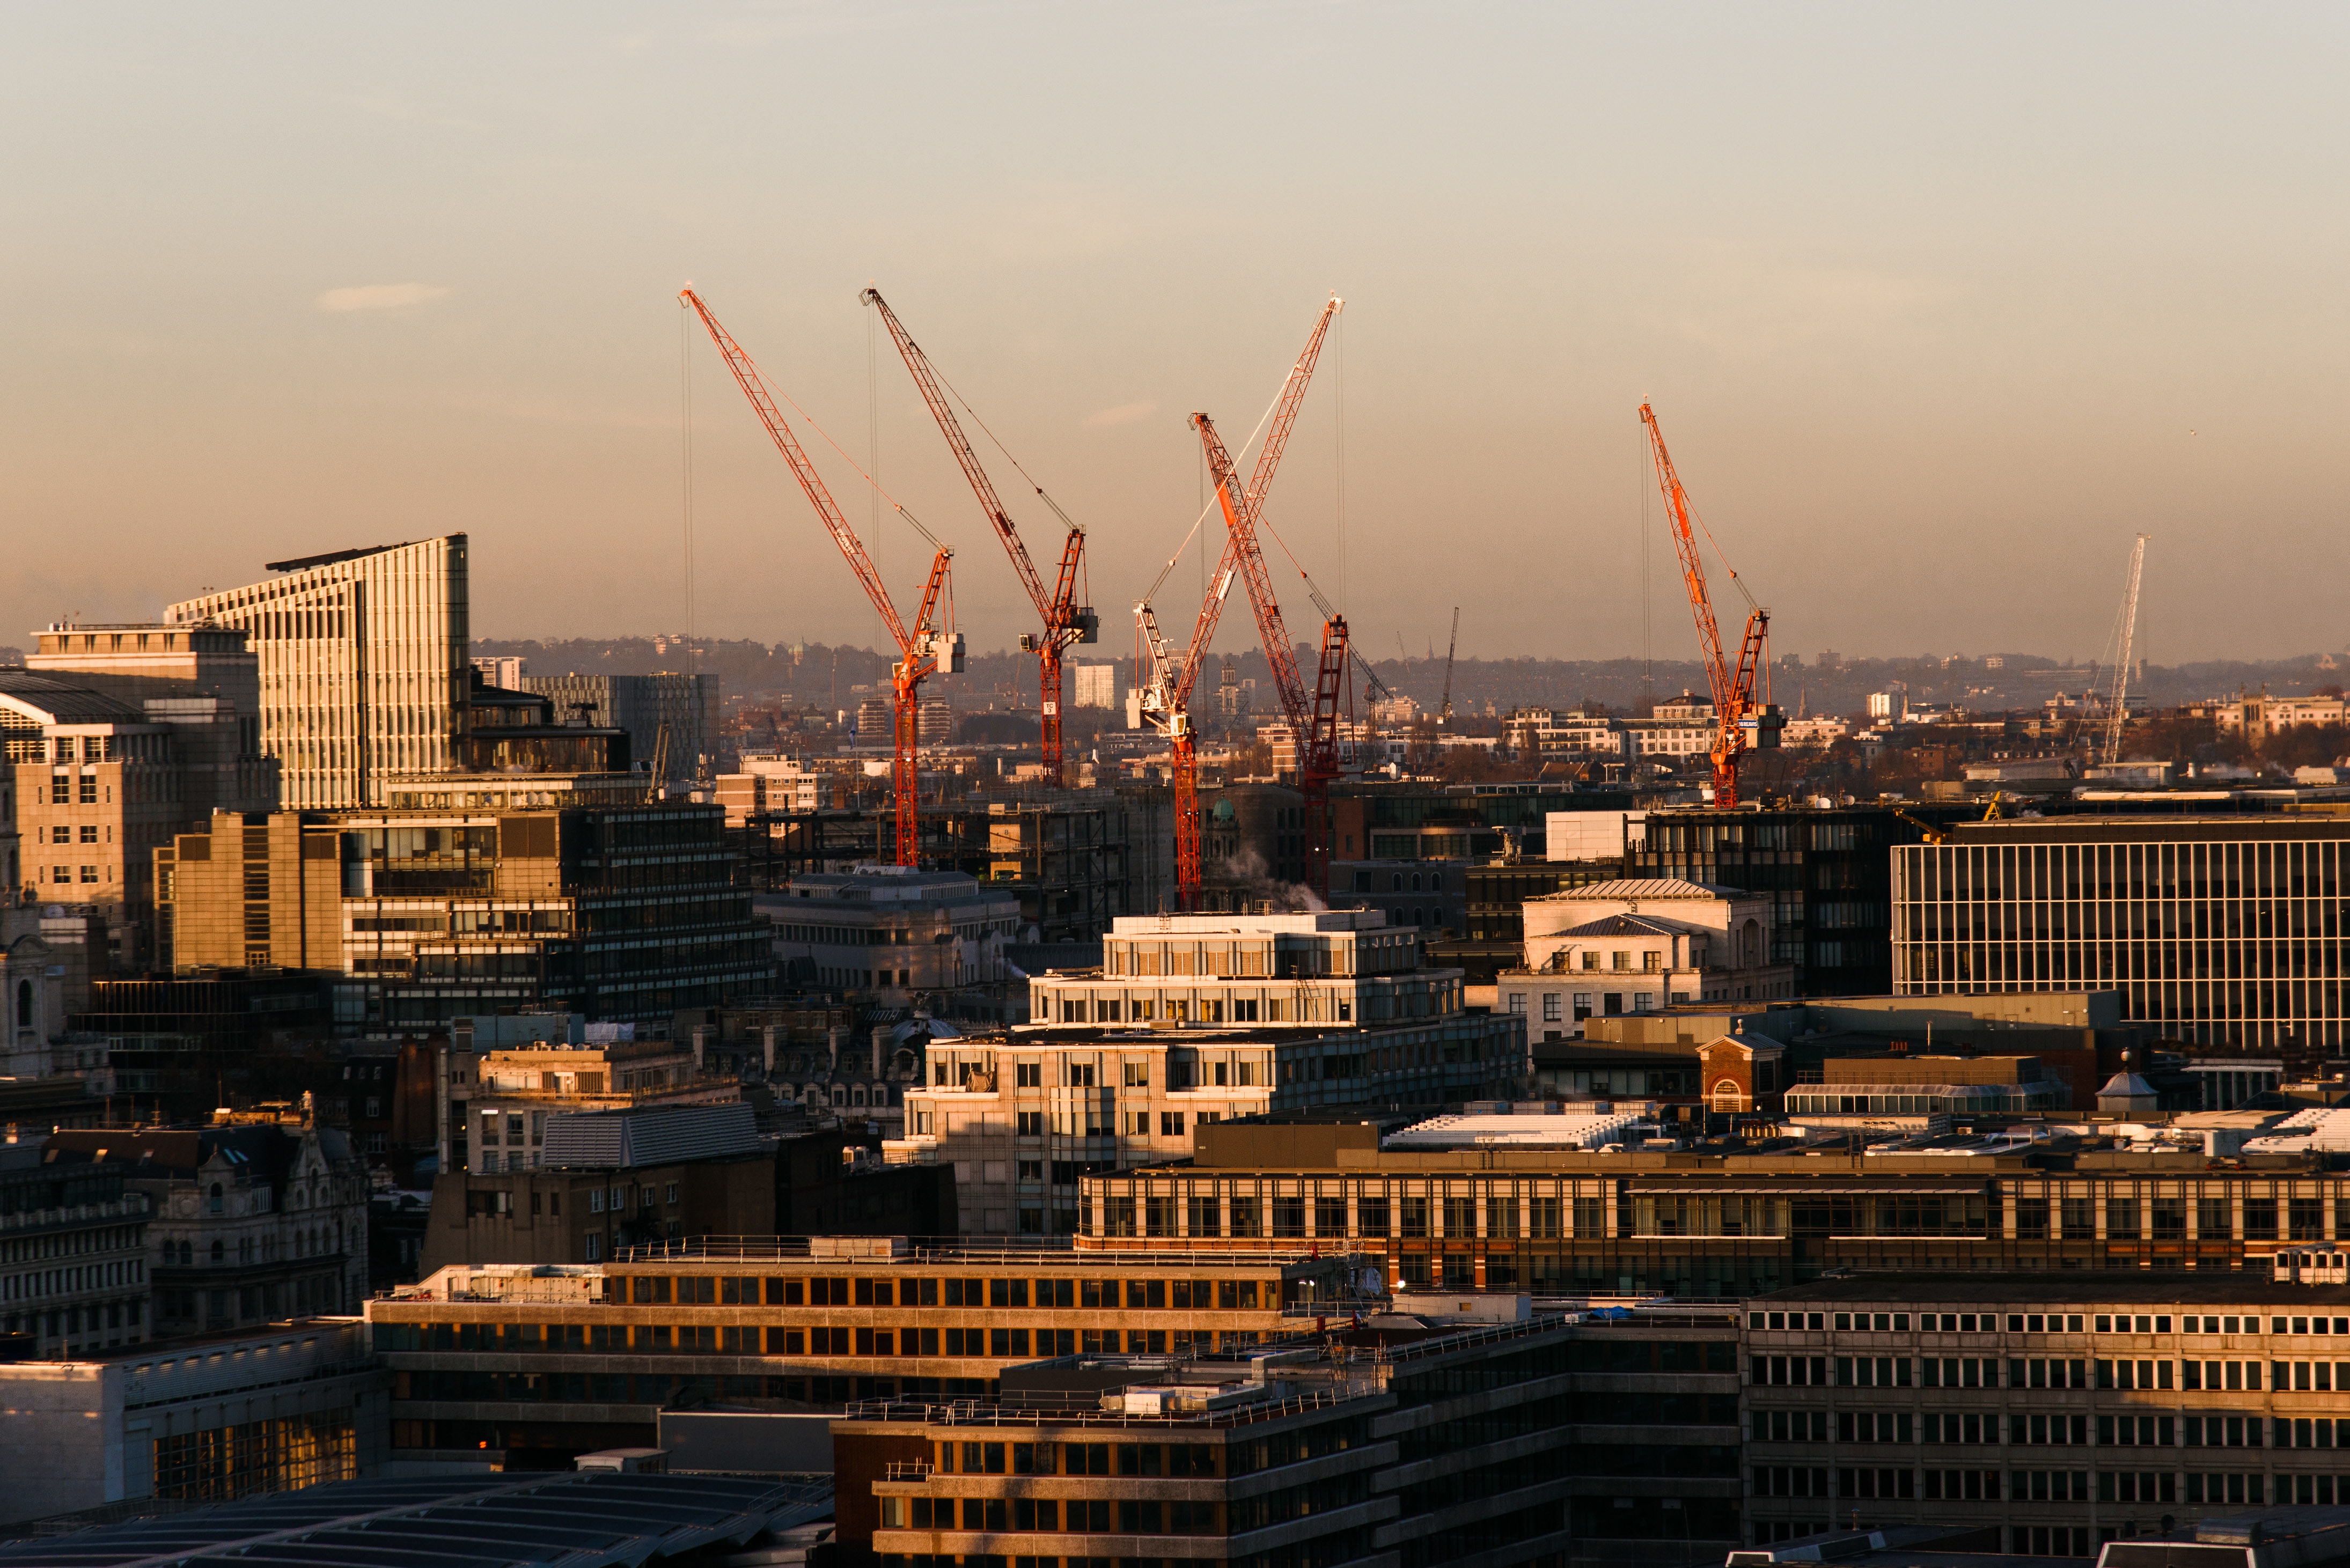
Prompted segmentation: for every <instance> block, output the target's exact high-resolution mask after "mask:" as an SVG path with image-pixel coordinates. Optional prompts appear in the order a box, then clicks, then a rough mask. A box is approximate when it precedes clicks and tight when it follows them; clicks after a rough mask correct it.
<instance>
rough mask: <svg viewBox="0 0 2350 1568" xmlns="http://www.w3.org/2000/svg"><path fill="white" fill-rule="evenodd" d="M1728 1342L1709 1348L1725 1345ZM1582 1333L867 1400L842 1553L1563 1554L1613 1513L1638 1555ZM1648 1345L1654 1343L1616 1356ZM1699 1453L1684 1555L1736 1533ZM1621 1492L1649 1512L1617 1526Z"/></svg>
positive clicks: (1502, 1329) (1528, 1559)
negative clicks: (1588, 1398) (1598, 1423)
mask: <svg viewBox="0 0 2350 1568" xmlns="http://www.w3.org/2000/svg"><path fill="white" fill-rule="evenodd" d="M1480 1304H1482V1303H1480ZM1403 1325H1409V1326H1403ZM1727 1327H1728V1324H1726V1323H1725V1324H1721V1325H1720V1326H1719V1327H1718V1328H1716V1329H1715V1331H1714V1342H1715V1343H1714V1344H1713V1345H1712V1346H1711V1347H1712V1348H1715V1349H1718V1350H1720V1351H1721V1352H1725V1353H1726V1352H1728V1351H1730V1350H1731V1348H1732V1347H1731V1343H1730V1341H1729V1340H1728V1339H1727V1337H1726V1334H1725V1333H1724V1331H1725V1330H1726V1329H1727ZM1576 1334H1577V1329H1576V1327H1575V1325H1574V1324H1572V1323H1571V1322H1570V1321H1569V1320H1568V1319H1566V1318H1564V1317H1540V1318H1535V1317H1526V1318H1506V1319H1504V1320H1503V1321H1501V1322H1485V1323H1475V1322H1470V1321H1463V1320H1461V1319H1458V1318H1454V1319H1446V1318H1438V1319H1436V1321H1435V1322H1433V1323H1430V1322H1425V1321H1423V1320H1421V1319H1420V1318H1419V1317H1417V1316H1411V1317H1405V1318H1402V1319H1401V1320H1400V1321H1399V1325H1398V1326H1397V1327H1394V1328H1390V1329H1381V1328H1377V1327H1370V1328H1363V1329H1356V1330H1350V1331H1347V1332H1342V1333H1339V1334H1336V1335H1333V1336H1331V1339H1330V1340H1327V1341H1321V1340H1297V1341H1291V1342H1289V1343H1287V1344H1284V1345H1274V1346H1270V1347H1266V1349H1265V1350H1264V1351H1263V1352H1261V1353H1259V1354H1258V1355H1254V1356H1253V1357H1248V1358H1240V1357H1208V1358H1201V1359H1199V1360H1194V1361H1188V1362H1181V1363H1176V1364H1172V1365H1170V1364H1169V1363H1166V1362H1162V1361H1140V1360H1136V1359H1134V1358H1131V1357H1109V1356H1092V1357H1078V1358H1062V1359H1057V1360H1054V1361H1047V1362H1042V1363H1038V1364H1036V1365H1034V1366H1024V1367H1021V1368H1018V1369H1016V1372H1007V1373H1006V1374H1005V1376H1004V1378H1003V1394H1002V1396H1001V1397H1000V1398H999V1399H998V1400H997V1401H995V1402H994V1403H993V1404H966V1405H961V1406H951V1405H947V1404H944V1403H931V1404H916V1403H912V1402H909V1401H900V1402H899V1403H896V1404H891V1405H887V1406H865V1407H858V1408H856V1409H853V1410H852V1411H851V1412H850V1413H849V1417H848V1418H847V1419H846V1420H843V1421H840V1422H837V1423H836V1424H835V1426H834V1428H833V1432H834V1445H835V1452H836V1455H837V1471H836V1474H837V1506H838V1510H839V1512H838V1520H839V1539H840V1541H841V1542H842V1543H843V1545H844V1546H847V1547H849V1548H851V1549H855V1548H856V1547H858V1546H860V1545H864V1544H866V1543H868V1542H869V1545H870V1548H871V1551H872V1552H873V1553H874V1555H875V1556H876V1557H877V1558H878V1560H879V1563H882V1564H883V1565H884V1568H911V1565H912V1564H915V1563H936V1562H939V1561H941V1559H943V1560H946V1561H958V1560H960V1561H963V1562H969V1561H971V1560H972V1558H974V1557H977V1558H981V1559H982V1560H985V1559H990V1558H1002V1559H1004V1560H1007V1561H1009V1560H1013V1559H1014V1558H1017V1559H1019V1560H1023V1561H1058V1562H1062V1563H1068V1562H1079V1563H1083V1562H1093V1561H1112V1560H1122V1561H1127V1562H1132V1561H1136V1560H1138V1559H1139V1560H1142V1561H1154V1560H1155V1561H1159V1562H1168V1561H1176V1562H1193V1561H1211V1562H1222V1563H1395V1564H1409V1565H1411V1568H1436V1565H1438V1564H1447V1563H1564V1562H1565V1561H1566V1560H1567V1556H1568V1553H1569V1551H1570V1547H1571V1545H1579V1544H1580V1542H1578V1541H1577V1540H1576V1537H1578V1536H1582V1535H1584V1534H1586V1533H1598V1531H1596V1530H1595V1529H1593V1528H1592V1527H1594V1526H1598V1525H1599V1524H1600V1523H1601V1521H1603V1520H1605V1521H1607V1523H1608V1524H1611V1525H1613V1526H1614V1527H1615V1528H1614V1529H1612V1530H1607V1532H1606V1533H1607V1534H1608V1535H1612V1536H1615V1537H1616V1538H1617V1541H1616V1542H1614V1543H1615V1544H1618V1545H1620V1546H1622V1547H1626V1548H1633V1547H1635V1545H1636V1543H1635V1542H1634V1541H1633V1540H1632V1539H1629V1537H1630V1533H1631V1532H1630V1531H1629V1530H1627V1528H1626V1527H1627V1525H1631V1524H1632V1523H1633V1521H1634V1518H1635V1517H1637V1519H1638V1523H1639V1524H1640V1525H1642V1526H1646V1527H1648V1531H1649V1532H1650V1534H1651V1535H1652V1536H1653V1537H1662V1536H1664V1535H1665V1533H1666V1531H1665V1529H1664V1528H1659V1527H1660V1526H1663V1525H1664V1524H1665V1522H1666V1521H1665V1520H1664V1519H1663V1518H1662V1515H1661V1511H1660V1510H1659V1508H1658V1506H1657V1505H1658V1502H1659V1501H1660V1500H1659V1499H1658V1498H1657V1497H1656V1496H1655V1493H1656V1491H1657V1490H1659V1489H1658V1488H1657V1487H1656V1485H1655V1482H1654V1481H1653V1480H1650V1479H1649V1478H1648V1476H1642V1477H1641V1478H1640V1479H1639V1480H1632V1479H1630V1476H1631V1474H1632V1473H1636V1472H1633V1471H1631V1469H1630V1467H1629V1466H1627V1465H1625V1464H1623V1463H1622V1461H1625V1460H1633V1459H1635V1451H1634V1450H1631V1449H1626V1448H1623V1447H1616V1448H1614V1449H1612V1451H1603V1450H1600V1449H1597V1448H1596V1446H1595V1447H1586V1444H1588V1443H1589V1442H1590V1438H1588V1437H1587V1436H1586V1430H1587V1429H1586V1428H1583V1427H1581V1426H1579V1425H1578V1423H1579V1421H1580V1420H1581V1419H1583V1418H1584V1417H1583V1408H1582V1401H1580V1400H1578V1399H1576V1398H1575V1397H1572V1396H1571V1395H1570V1394H1569V1390H1570V1389H1571V1388H1573V1387H1574V1386H1575V1384H1576V1383H1577V1382H1579V1381H1581V1379H1578V1378H1577V1377H1576V1376H1575V1372H1574V1370H1573V1369H1574V1368H1575V1366H1576V1365H1577V1361H1578V1359H1579V1352H1580V1351H1581V1350H1582V1348H1583V1347H1582V1346H1581V1345H1578V1344H1577V1342H1576ZM1635 1345H1637V1348H1638V1349H1641V1350H1647V1349H1648V1348H1649V1345H1648V1342H1646V1341H1645V1340H1643V1341H1639V1342H1627V1344H1626V1345H1625V1346H1624V1348H1626V1349H1627V1350H1628V1349H1632V1348H1634V1347H1635ZM1690 1348H1692V1349H1696V1350H1700V1351H1703V1350H1705V1349H1707V1348H1709V1346H1708V1345H1704V1344H1693V1345H1691V1346H1690ZM1721 1360H1722V1362H1723V1363H1724V1370H1725V1371H1726V1370H1727V1364H1728V1361H1729V1356H1728V1355H1726V1354H1725V1355H1722V1356H1721ZM1625 1365H1626V1366H1627V1369H1628V1367H1629V1358H1628V1357H1627V1358H1626V1362H1625ZM1695 1365H1697V1366H1704V1365H1705V1363H1704V1362H1703V1360H1702V1359H1699V1360H1697V1361H1696V1363H1695ZM1642 1370H1643V1371H1646V1370H1647V1368H1645V1367H1644V1368H1643V1369H1642ZM1708 1380H1709V1381H1712V1382H1718V1383H1721V1384H1724V1385H1728V1384H1729V1383H1730V1382H1731V1379H1730V1377H1728V1376H1719V1375H1717V1376H1713V1377H1711V1378H1710V1379H1708ZM1638 1381H1639V1382H1641V1383H1650V1382H1654V1381H1655V1379H1654V1378H1653V1377H1640V1378H1638ZM1705 1399H1706V1397H1705V1396H1702V1395H1700V1396H1694V1397H1692V1396H1681V1397H1679V1398H1678V1399H1676V1400H1675V1401H1674V1403H1676V1404H1679V1405H1693V1406H1702V1405H1703V1404H1704V1402H1705ZM1720 1399H1721V1402H1722V1403H1725V1404H1726V1403H1727V1399H1728V1396H1727V1395H1726V1394H1725V1395H1723V1396H1721V1397H1720ZM1617 1403H1619V1404H1621V1405H1630V1404H1634V1403H1637V1401H1625V1400H1619V1401H1617ZM1617 1414H1618V1415H1619V1416H1629V1415H1630V1414H1631V1412H1630V1411H1629V1410H1619V1411H1618V1412H1617ZM1634 1429H1635V1430H1636V1431H1638V1432H1639V1437H1641V1438H1648V1439H1649V1442H1648V1445H1646V1446H1644V1449H1642V1450H1640V1451H1638V1459H1649V1460H1650V1462H1651V1463H1652V1464H1653V1463H1655V1456H1657V1455H1659V1454H1662V1453H1679V1452H1680V1451H1681V1450H1680V1449H1678V1448H1672V1449H1667V1448H1662V1447H1660V1446H1658V1445H1656V1444H1655V1439H1656V1438H1658V1437H1659V1436H1661V1435H1662V1434H1660V1433H1659V1432H1658V1431H1657V1430H1656V1429H1655V1428H1648V1429H1647V1430H1640V1429H1639V1428H1634ZM1688 1451H1689V1452H1690V1455H1691V1457H1692V1458H1695V1459H1698V1460H1699V1465H1698V1467H1697V1468H1695V1469H1681V1468H1679V1467H1677V1468H1676V1469H1673V1470H1671V1471H1668V1472H1666V1473H1669V1474H1672V1475H1673V1476H1674V1478H1675V1479H1674V1480H1672V1481H1670V1482H1669V1483H1668V1484H1669V1486H1671V1488H1672V1489H1673V1492H1672V1496H1673V1498H1674V1500H1675V1501H1680V1502H1681V1503H1682V1505H1683V1509H1684V1511H1685V1512H1684V1517H1683V1518H1682V1519H1680V1520H1679V1521H1673V1522H1674V1523H1677V1524H1678V1525H1679V1526H1680V1529H1677V1530H1674V1531H1673V1532H1672V1533H1673V1537H1674V1539H1673V1540H1672V1542H1671V1545H1672V1547H1673V1548H1677V1549H1679V1550H1682V1551H1684V1552H1695V1551H1698V1550H1701V1549H1702V1548H1703V1547H1705V1546H1715V1547H1717V1549H1718V1546H1719V1545H1720V1544H1722V1543H1727V1542H1735V1540H1736V1539H1737V1537H1736V1533H1735V1532H1734V1530H1731V1529H1729V1528H1726V1526H1727V1525H1729V1524H1731V1523H1734V1521H1735V1520H1736V1517H1737V1501H1736V1495H1735V1488H1736V1481H1737V1478H1736V1473H1735V1472H1736V1468H1737V1454H1736V1449H1735V1446H1734V1443H1729V1444H1725V1443H1720V1442H1717V1443H1715V1444H1712V1445H1709V1446H1706V1447H1703V1448H1697V1449H1690V1450H1688ZM1609 1459H1614V1460H1616V1461H1617V1463H1614V1464H1611V1463H1609V1462H1608V1460H1609ZM1636 1462H1637V1461H1636ZM1658 1469H1662V1467H1661V1466H1660V1465H1659V1466H1658ZM1619 1470H1620V1471H1623V1472H1625V1474H1624V1479H1617V1478H1616V1476H1615V1475H1612V1474H1609V1472H1611V1471H1619ZM1595 1472H1596V1473H1595ZM1602 1475H1606V1476H1607V1479H1606V1480H1601V1479H1599V1477H1600V1476H1602ZM1644 1483H1645V1484H1644ZM1602 1489H1605V1491H1606V1493H1612V1494H1615V1495H1603V1494H1602ZM1627 1491H1629V1492H1632V1493H1635V1494H1641V1495H1642V1500H1643V1502H1644V1503H1645V1506H1644V1507H1637V1508H1635V1509H1633V1510H1631V1511H1629V1512H1628V1513H1627V1516H1626V1517H1624V1518H1622V1519H1611V1518H1608V1516H1609V1515H1610V1514H1611V1513H1613V1512H1614V1511H1615V1510H1616V1509H1618V1508H1623V1507H1624V1506H1625V1505H1626V1504H1627V1502H1628V1501H1630V1500H1628V1499H1627V1498H1626V1497H1624V1496H1623V1495H1621V1494H1623V1493H1625V1492H1627ZM1586 1515H1587V1516H1589V1517H1587V1518H1586ZM1684 1531H1686V1532H1687V1533H1686V1534H1684V1533H1683V1532H1684ZM1646 1544H1647V1545H1648V1550H1650V1551H1655V1550H1659V1549H1660V1548H1661V1547H1662V1546H1663V1542H1661V1541H1656V1540H1651V1541H1650V1542H1648V1543H1646ZM1627 1555H1628V1553H1627Z"/></svg>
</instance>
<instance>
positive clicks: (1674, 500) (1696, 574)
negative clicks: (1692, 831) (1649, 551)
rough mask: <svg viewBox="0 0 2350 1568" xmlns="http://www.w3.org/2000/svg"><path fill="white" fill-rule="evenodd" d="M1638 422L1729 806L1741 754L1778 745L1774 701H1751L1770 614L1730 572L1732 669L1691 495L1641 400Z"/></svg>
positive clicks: (1719, 791) (1720, 801)
mask: <svg viewBox="0 0 2350 1568" xmlns="http://www.w3.org/2000/svg"><path fill="white" fill-rule="evenodd" d="M1640 420H1641V422H1642V423H1644V424H1646V425H1647V426H1648V447H1649V455H1650V456H1651V457H1652V458H1653V459H1654V460H1655V462H1656V469H1657V485H1658V488H1659V489H1660V490H1662V491H1663V492H1664V496H1665V513H1666V515H1667V516H1668V517H1669V519H1670V520H1671V523H1672V529H1673V547H1674V548H1675V549H1677V550H1679V552H1680V558H1681V577H1682V580H1683V581H1684V582H1685V583H1686V584H1687V586H1688V588H1689V600H1690V615H1691V616H1692V617H1693V618H1695V619H1696V621H1697V638H1698V643H1699V646H1700V649H1701V650H1702V651H1703V653H1704V655H1705V674H1706V680H1708V681H1709V682H1711V685H1712V688H1713V711H1714V721H1715V728H1714V736H1713V804H1714V805H1715V806H1717V807H1719V808H1721V809H1723V810H1727V809H1729V808H1730V807H1732V806H1735V805H1737V804H1738V759H1739V758H1740V756H1742V754H1744V753H1746V752H1747V751H1749V750H1763V749H1768V748H1771V747H1775V746H1776V745H1778V743H1779V732H1780V730H1781V729H1782V728H1783V726H1784V724H1785V722H1786V720H1785V719H1784V718H1783V716H1782V715H1781V713H1780V711H1779V710H1778V707H1777V706H1776V705H1775V704H1773V703H1771V702H1769V701H1763V702H1760V703H1758V702H1757V701H1755V693H1754V683H1755V680H1756V679H1757V678H1758V677H1764V678H1767V674H1768V666H1767V665H1766V663H1765V661H1764V651H1763V650H1764V645H1765V641H1766V639H1768V637H1769V635H1770V631H1771V612H1770V611H1769V610H1767V609H1764V608H1763V607H1762V606H1761V605H1758V604H1756V603H1755V602H1754V596H1752V594H1748V593H1747V592H1746V585H1745V584H1744V583H1743V582H1742V581H1740V579H1739V576H1738V574H1737V573H1736V572H1732V573H1731V574H1730V580H1731V582H1732V583H1736V584H1737V585H1738V591H1739V593H1740V594H1741V595H1742V596H1744V597H1745V599H1746V603H1747V606H1748V612H1747V617H1746V635H1745V637H1744V638H1743V639H1742V640H1741V641H1740V643H1739V648H1738V663H1737V667H1736V668H1735V669H1734V670H1733V669H1732V668H1731V664H1730V660H1729V659H1728V657H1727V655H1725V654H1724V652H1723V651H1722V646H1721V627H1720V625H1718V624H1717V623H1716V622H1715V620H1714V618H1713V601H1712V599H1711V597H1708V596H1707V593H1706V587H1705V562H1704V560H1703V558H1702V557H1700V555H1699V553H1698V547H1697V535H1696V532H1695V531H1694V530H1693V529H1692V528H1691V526H1690V504H1689V494H1688V493H1687V492H1686V491H1684V490H1683V489H1682V488H1681V481H1680V476H1679V474H1678V473H1676V472H1674V471H1673V460H1672V456H1671V454H1670V453H1669V452H1666V451H1665V433H1664V431H1661V430H1659V428H1658V426H1657V415H1656V410H1653V409H1651V408H1650V407H1649V406H1648V404H1646V403H1642V404H1641V405H1640ZM1709 536H1711V535H1709Z"/></svg>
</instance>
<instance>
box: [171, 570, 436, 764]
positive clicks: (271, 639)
mask: <svg viewBox="0 0 2350 1568" xmlns="http://www.w3.org/2000/svg"><path fill="white" fill-rule="evenodd" d="M465 559H466V545H465V535H463V534H452V535H447V536H446V537H444V538H439V539H424V540H419V541H417V542H415V543H412V544H406V545H382V546H380V547H377V548H375V549H369V550H344V551H339V552H338V553H336V554H333V555H328V556H306V557H304V558H302V559H299V560H292V561H276V562H272V563H271V564H270V567H269V569H270V570H271V571H274V572H278V573H281V574H283V575H282V576H278V577H277V578H276V579H275V580H273V581H270V582H266V583H255V584H253V585H251V586H249V587H241V588H229V589H226V590H224V591H223V592H219V593H210V594H205V595H203V596H202V597H197V598H192V599H182V601H181V602H179V603H178V604H175V605H173V606H172V607H170V609H168V610H167V611H165V612H164V614H165V619H166V620H167V621H168V622H170V623H171V624H172V625H175V626H202V625H215V626H227V627H236V628H242V629H243V630H244V631H245V632H246V633H247V638H248V646H249V647H250V648H251V649H252V650H253V652H254V654H255V656H256V659H257V660H258V664H259V669H260V683H261V698H260V714H261V749H262V751H263V752H264V753H266V754H268V755H270V756H273V757H276V759H277V760H278V763H279V764H280V765H281V767H282V769H283V778H284V785H283V794H282V797H281V804H282V805H285V806H286V808H287V809H290V810H313V809H318V808H322V807H338V806H359V805H381V804H383V802H382V795H381V783H382V781H383V780H384V779H386V778H387V777H388V776H389V775H391V774H419V773H436V772H439V771H442V770H443V769H446V768H450V767H452V766H454V765H455V759H454V753H455V743H456V740H457V737H458V735H459V734H460V733H461V732H462V730H463V724H464V716H465V699H466V692H467V691H468V689H469V683H470V680H471V674H472V667H471V664H470V662H469V661H468V659H467V646H468V640H469V638H470V636H471V632H470V630H469V623H468V613H469V612H468V607H467V604H468V601H467V588H466V569H465Z"/></svg>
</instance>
